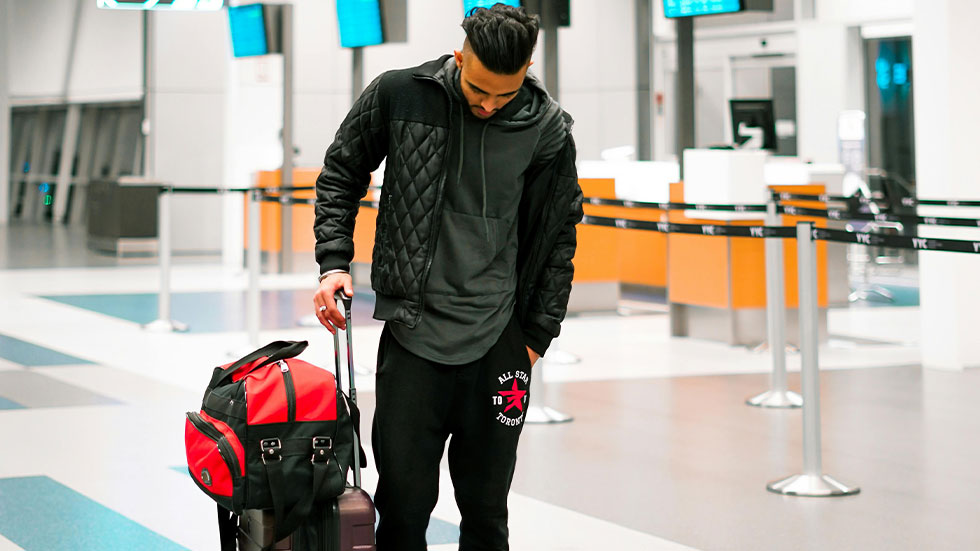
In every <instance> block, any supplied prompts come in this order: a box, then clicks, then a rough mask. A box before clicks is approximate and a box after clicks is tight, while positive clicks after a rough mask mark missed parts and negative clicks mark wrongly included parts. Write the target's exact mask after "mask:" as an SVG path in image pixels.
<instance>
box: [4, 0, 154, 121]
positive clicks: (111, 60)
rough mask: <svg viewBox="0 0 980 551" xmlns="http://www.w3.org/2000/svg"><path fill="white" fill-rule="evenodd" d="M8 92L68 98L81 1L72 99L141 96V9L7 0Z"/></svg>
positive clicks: (63, 0) (70, 0) (24, 97)
mask: <svg viewBox="0 0 980 551" xmlns="http://www.w3.org/2000/svg"><path fill="white" fill-rule="evenodd" d="M8 3H9V4H10V7H9V10H10V13H9V22H10V38H9V40H10V56H11V57H10V94H11V96H12V99H13V100H14V101H15V102H17V101H34V100H55V99H59V98H64V94H65V91H66V90H65V76H66V75H67V69H68V62H69V50H70V46H71V36H72V28H73V26H74V24H75V10H76V7H78V6H81V9H82V11H81V14H80V19H79V33H78V43H77V46H76V48H75V50H74V60H75V65H74V69H73V71H72V77H71V81H70V83H69V88H68V90H67V91H68V95H69V98H70V100H72V101H88V100H93V99H94V100H100V101H102V100H109V101H111V100H120V99H125V100H132V99H138V98H140V97H141V96H142V48H143V44H142V32H141V31H140V18H141V16H140V14H139V13H138V12H133V11H121V10H114V11H110V10H100V9H98V8H97V7H96V4H95V2H94V1H91V2H90V1H87V0H82V1H81V2H77V1H76V0H8Z"/></svg>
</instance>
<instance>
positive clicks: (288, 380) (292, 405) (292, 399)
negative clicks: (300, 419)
mask: <svg viewBox="0 0 980 551" xmlns="http://www.w3.org/2000/svg"><path fill="white" fill-rule="evenodd" d="M279 371H282V380H283V383H284V384H285V386H286V407H287V411H288V419H289V422H290V423H291V422H293V421H295V420H296V386H295V385H294V384H293V374H292V373H290V371H289V366H288V365H286V362H284V361H283V360H279Z"/></svg>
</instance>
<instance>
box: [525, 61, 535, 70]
mask: <svg viewBox="0 0 980 551" xmlns="http://www.w3.org/2000/svg"><path fill="white" fill-rule="evenodd" d="M531 65H534V62H533V61H531V60H528V62H527V67H525V68H526V69H530V68H531Z"/></svg>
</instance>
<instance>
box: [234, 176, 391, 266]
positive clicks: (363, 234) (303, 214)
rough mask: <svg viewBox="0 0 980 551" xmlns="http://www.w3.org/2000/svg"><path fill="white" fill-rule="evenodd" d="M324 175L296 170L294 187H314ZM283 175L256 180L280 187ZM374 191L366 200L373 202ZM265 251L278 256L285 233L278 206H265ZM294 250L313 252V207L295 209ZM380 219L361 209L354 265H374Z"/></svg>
mask: <svg viewBox="0 0 980 551" xmlns="http://www.w3.org/2000/svg"><path fill="white" fill-rule="evenodd" d="M319 175H320V169H319V168H296V169H294V170H293V185H294V186H312V185H314V184H315V183H316V179H317V177H318V176H319ZM281 181H282V179H281V172H280V171H278V170H271V171H261V172H259V173H258V175H257V177H256V186H257V187H264V188H267V187H278V186H279V185H280V182H281ZM374 193H375V192H374V191H373V190H370V191H368V195H367V197H366V199H368V200H372V199H373V197H374ZM295 196H296V197H302V198H312V197H315V196H316V194H315V192H314V191H313V190H310V191H297V192H295ZM261 209H262V232H261V234H262V239H261V241H262V250H263V251H267V252H278V251H279V242H280V234H281V233H282V232H281V226H282V224H281V219H282V209H281V207H280V206H279V204H278V203H266V202H263V203H262V207H261ZM292 210H293V224H292V225H293V250H294V251H296V252H313V248H314V245H316V236H315V235H314V233H313V223H314V213H313V206H312V205H293V206H292ZM377 217H378V211H377V209H373V208H369V207H361V210H360V212H359V213H358V215H357V222H356V224H355V227H354V262H367V263H370V262H371V251H372V249H373V248H374V230H375V224H376V220H377ZM245 232H246V235H248V206H247V205H246V208H245Z"/></svg>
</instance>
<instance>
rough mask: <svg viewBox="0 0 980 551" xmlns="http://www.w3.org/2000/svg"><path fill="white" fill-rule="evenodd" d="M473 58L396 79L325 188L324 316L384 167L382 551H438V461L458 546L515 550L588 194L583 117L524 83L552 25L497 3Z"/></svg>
mask: <svg viewBox="0 0 980 551" xmlns="http://www.w3.org/2000/svg"><path fill="white" fill-rule="evenodd" d="M462 26H463V29H464V30H465V31H466V40H465V42H464V44H463V49H462V50H461V51H456V52H455V55H453V56H448V55H447V56H444V57H443V58H440V59H438V60H434V61H430V62H428V63H425V64H423V65H420V66H419V67H416V68H413V69H406V70H399V71H390V72H387V73H384V74H382V75H381V76H380V77H378V78H377V79H376V80H375V81H374V82H372V83H371V85H370V86H368V88H367V89H366V90H365V91H364V93H363V94H362V95H361V97H360V98H359V99H358V100H357V102H356V103H355V104H354V107H353V108H352V110H351V112H350V114H349V115H348V116H347V118H346V120H345V121H344V122H343V124H342V125H341V128H340V130H339V131H338V132H337V135H336V138H335V141H334V143H333V144H332V145H331V146H330V148H329V149H328V150H327V153H326V158H325V160H324V167H323V170H322V172H321V173H320V176H319V178H318V179H317V183H316V188H317V202H316V228H315V231H316V238H317V244H316V258H317V262H318V263H319V264H320V270H321V276H320V288H319V290H318V291H317V293H316V296H315V297H314V304H315V309H316V312H317V315H318V317H319V319H320V322H321V323H322V324H323V325H324V326H325V327H327V329H329V330H330V331H331V332H333V331H334V328H333V327H332V326H331V324H332V325H334V326H338V327H344V318H343V317H342V316H341V315H340V312H339V311H338V309H337V306H336V303H335V301H334V299H333V296H334V294H335V292H336V291H338V290H341V289H343V290H344V291H345V292H346V293H347V294H348V295H352V294H353V286H352V283H351V277H350V275H349V273H348V272H349V268H350V262H351V259H352V258H353V253H354V249H353V241H352V235H353V230H354V217H355V215H356V213H357V209H358V201H359V199H361V198H362V197H363V196H364V195H365V193H366V190H367V185H368V183H369V181H370V173H371V171H373V170H375V169H376V168H377V167H378V166H379V164H380V163H381V161H382V159H384V158H385V157H387V163H386V168H385V179H384V186H383V188H382V191H381V199H380V206H379V211H378V221H377V231H376V234H375V244H374V251H373V261H372V269H371V284H372V287H373V288H374V291H375V293H376V298H377V301H376V305H375V310H374V316H375V317H376V318H378V319H381V320H384V321H385V322H386V323H385V327H384V331H383V332H382V336H381V343H380V347H379V351H378V372H377V391H376V392H377V394H376V396H377V407H376V411H375V416H374V425H373V432H372V444H373V448H374V457H375V462H376V465H377V467H378V472H379V475H380V478H379V483H378V489H377V493H376V495H375V502H376V505H377V508H378V512H379V513H380V516H381V520H380V524H379V525H378V530H377V543H378V549H379V550H380V551H391V550H399V551H404V550H408V551H412V550H419V549H425V546H426V542H425V531H426V526H427V524H428V521H429V515H430V513H431V512H432V509H433V507H434V506H435V504H436V500H437V498H438V489H439V488H438V487H439V463H440V460H441V457H442V453H443V449H444V447H445V443H446V440H447V439H448V440H449V467H450V474H451V476H452V481H453V485H454V488H455V494H456V502H457V504H458V506H459V510H460V513H461V515H462V522H461V523H460V549H461V550H468V549H507V548H508V543H507V535H508V532H507V494H508V492H509V491H510V485H511V480H512V478H513V474H514V465H515V461H516V452H517V442H518V437H519V436H520V432H521V428H522V427H523V422H524V412H525V411H526V409H527V406H528V390H529V389H528V384H529V382H530V369H531V366H532V365H533V364H534V362H535V361H537V359H538V357H539V356H541V355H542V354H544V353H545V351H546V350H547V348H548V345H549V344H550V342H551V340H552V339H553V338H554V337H556V336H557V335H558V332H559V330H560V323H561V321H562V319H563V318H564V316H565V310H566V307H567V303H568V293H569V290H570V288H571V281H572V257H573V256H574V253H575V225H576V224H577V223H578V222H579V221H580V220H581V218H582V207H581V204H582V192H581V189H580V188H579V186H578V180H577V176H576V171H575V145H574V142H573V141H572V136H571V132H570V129H571V117H569V116H568V115H567V114H566V113H564V112H563V111H562V110H561V108H560V107H559V106H558V104H557V103H556V102H555V101H554V100H553V99H551V98H550V97H549V96H548V94H547V92H546V91H545V90H544V89H543V88H542V86H541V85H540V84H539V83H538V81H537V80H536V79H535V78H534V77H533V76H531V75H529V74H527V70H528V67H530V65H531V53H532V51H533V49H534V44H535V42H536V40H537V34H538V22H537V19H536V18H534V17H531V16H528V15H527V14H526V13H525V11H524V10H523V9H522V8H512V7H508V6H504V5H502V4H497V5H495V6H494V7H493V8H490V9H485V8H480V9H477V10H475V11H474V12H473V13H472V14H471V15H470V16H469V17H467V18H466V19H465V20H464V21H463V24H462Z"/></svg>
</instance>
